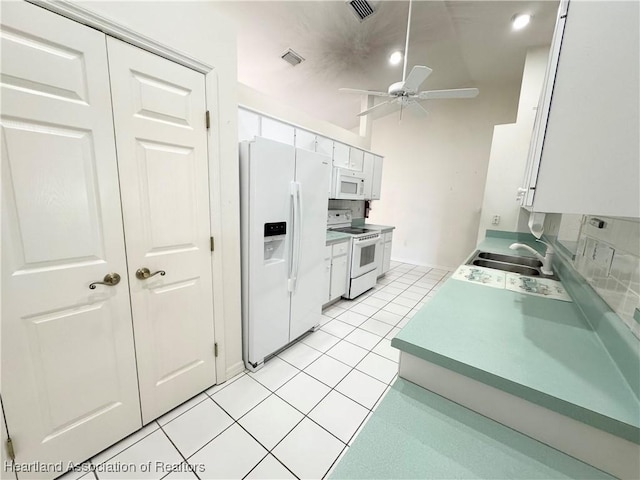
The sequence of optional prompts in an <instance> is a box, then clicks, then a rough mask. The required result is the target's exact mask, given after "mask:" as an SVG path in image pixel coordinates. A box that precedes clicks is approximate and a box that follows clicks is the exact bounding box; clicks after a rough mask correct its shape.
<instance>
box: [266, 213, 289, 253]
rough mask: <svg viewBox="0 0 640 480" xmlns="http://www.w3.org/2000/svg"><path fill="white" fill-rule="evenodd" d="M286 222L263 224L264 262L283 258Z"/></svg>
mask: <svg viewBox="0 0 640 480" xmlns="http://www.w3.org/2000/svg"><path fill="white" fill-rule="evenodd" d="M286 237H287V222H273V223H265V224H264V263H276V262H281V261H283V260H284V258H285V251H284V249H285V239H286Z"/></svg>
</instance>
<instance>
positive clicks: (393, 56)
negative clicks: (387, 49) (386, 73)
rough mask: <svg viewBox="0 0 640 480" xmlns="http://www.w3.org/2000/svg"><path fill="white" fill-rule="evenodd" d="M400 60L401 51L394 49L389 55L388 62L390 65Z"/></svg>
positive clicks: (396, 63)
mask: <svg viewBox="0 0 640 480" xmlns="http://www.w3.org/2000/svg"><path fill="white" fill-rule="evenodd" d="M401 61H402V52H400V51H395V52H393V53H392V54H391V55H390V56H389V63H390V64H391V65H398V64H399V63H400V62H401Z"/></svg>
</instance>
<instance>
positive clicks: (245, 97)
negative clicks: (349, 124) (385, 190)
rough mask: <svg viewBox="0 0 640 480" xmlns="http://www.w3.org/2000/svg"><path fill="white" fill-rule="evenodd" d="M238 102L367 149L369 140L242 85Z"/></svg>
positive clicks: (270, 115)
mask: <svg viewBox="0 0 640 480" xmlns="http://www.w3.org/2000/svg"><path fill="white" fill-rule="evenodd" d="M238 102H239V103H240V105H241V106H243V107H247V108H249V109H251V110H255V111H257V112H259V113H263V114H264V115H267V116H269V117H274V118H276V119H279V120H282V121H284V122H287V123H291V124H294V125H297V126H299V127H302V128H305V129H308V130H311V131H313V132H316V133H319V134H321V135H323V136H325V137H328V138H333V139H334V140H338V141H340V142H343V143H346V144H349V145H353V146H356V147H360V148H364V149H366V150H368V149H369V146H370V144H369V140H368V139H367V138H365V137H361V136H360V135H358V133H357V132H354V131H350V130H346V129H344V128H342V127H339V126H337V125H334V124H333V123H329V122H327V121H325V120H320V119H317V118H314V117H312V116H310V115H308V114H306V113H304V112H303V111H302V110H297V109H295V108H292V107H289V106H287V105H285V104H283V103H282V102H281V101H280V100H276V99H274V98H272V97H269V96H268V95H265V94H264V93H262V92H259V91H258V90H255V89H254V88H251V87H249V86H248V85H245V84H243V83H239V84H238Z"/></svg>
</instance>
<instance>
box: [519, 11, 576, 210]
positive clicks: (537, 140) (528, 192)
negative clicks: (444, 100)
mask: <svg viewBox="0 0 640 480" xmlns="http://www.w3.org/2000/svg"><path fill="white" fill-rule="evenodd" d="M568 5H569V1H568V0H562V1H561V2H560V6H559V8H558V16H557V19H556V27H555V31H554V33H553V39H552V41H551V49H550V51H549V61H548V64H547V71H546V72H545V79H544V83H543V85H542V91H541V92H540V100H539V102H538V108H537V109H536V118H535V122H534V125H533V132H532V134H531V143H530V144H529V155H528V157H527V166H526V168H525V174H524V181H523V185H522V187H520V188H519V189H518V192H517V197H518V198H519V199H520V201H521V205H523V206H531V205H533V196H534V194H535V188H536V183H537V181H538V171H539V168H540V157H541V155H542V146H543V144H544V136H545V132H546V129H547V120H548V118H549V109H550V108H551V96H552V94H553V84H554V81H555V78H556V71H557V69H558V61H559V60H560V47H561V45H562V36H563V34H564V28H565V22H566V14H567V8H568Z"/></svg>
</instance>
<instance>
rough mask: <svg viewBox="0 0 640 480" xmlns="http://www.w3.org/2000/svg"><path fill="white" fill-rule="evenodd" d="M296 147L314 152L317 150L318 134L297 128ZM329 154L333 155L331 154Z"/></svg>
mask: <svg viewBox="0 0 640 480" xmlns="http://www.w3.org/2000/svg"><path fill="white" fill-rule="evenodd" d="M296 147H297V148H304V149H305V150H310V151H312V152H315V151H316V134H315V133H311V132H307V131H306V130H300V129H299V128H296ZM329 156H331V155H330V154H329Z"/></svg>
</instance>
